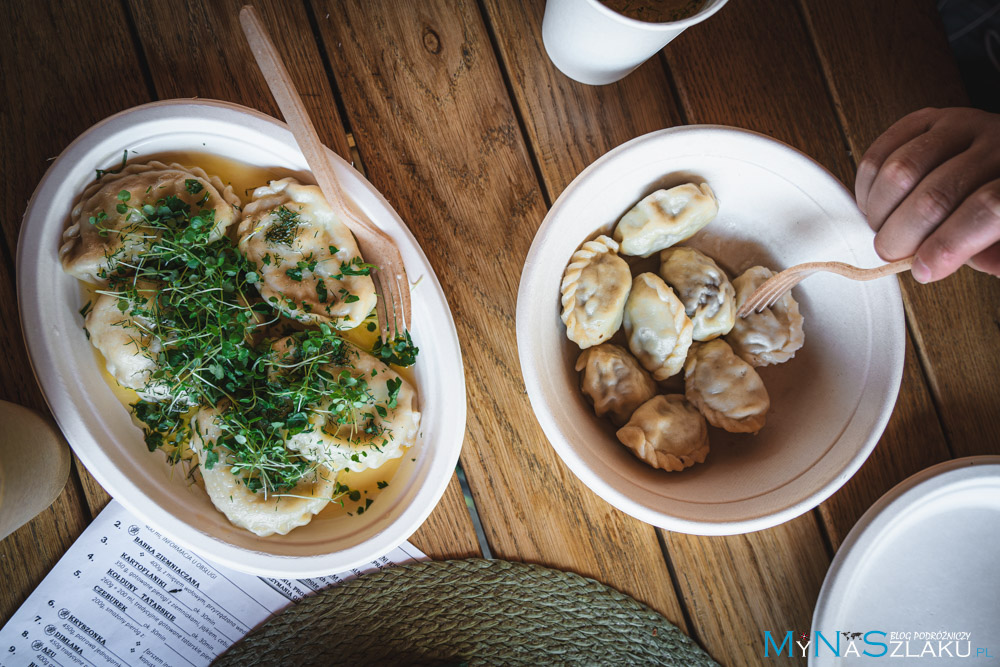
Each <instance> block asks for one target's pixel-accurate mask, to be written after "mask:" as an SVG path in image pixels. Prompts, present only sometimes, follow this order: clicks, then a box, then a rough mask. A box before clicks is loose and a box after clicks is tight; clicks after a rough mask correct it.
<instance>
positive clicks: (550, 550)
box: [0, 0, 1000, 665]
mask: <svg viewBox="0 0 1000 667" xmlns="http://www.w3.org/2000/svg"><path fill="white" fill-rule="evenodd" d="M242 2H243V0H189V1H187V2H180V1H177V2H165V1H164V2H142V1H140V0H122V2H102V1H98V0H68V1H65V2H55V1H50V2H37V1H35V0H20V1H15V2H10V3H5V5H4V10H3V18H2V21H0V36H2V39H0V44H2V46H0V80H2V82H3V83H2V86H3V92H4V104H3V111H2V115H0V146H2V149H0V150H2V173H3V176H4V178H3V185H2V188H3V198H2V206H3V217H2V219H0V222H2V228H3V231H2V235H0V247H2V250H0V252H2V255H0V258H2V260H3V265H4V266H3V267H2V268H0V271H2V272H3V274H2V275H3V278H2V279H0V342H2V344H3V345H2V348H3V353H2V354H0V398H3V399H6V400H10V401H14V402H18V403H22V404H24V405H28V406H31V407H34V408H36V409H38V410H40V411H43V412H44V411H45V410H46V407H45V403H44V401H43V399H42V396H41V393H40V392H39V390H38V387H37V386H36V385H35V382H34V380H33V376H32V372H31V369H30V366H29V363H28V359H27V357H26V354H25V350H24V346H23V343H22V339H21V332H20V329H19V326H18V315H17V305H16V299H15V289H14V280H15V275H14V274H15V271H14V261H13V258H14V255H15V248H16V245H17V237H18V227H19V223H20V217H21V214H22V212H23V210H24V207H25V204H26V202H27V200H28V197H29V196H30V195H31V192H32V190H33V189H34V187H35V185H36V184H37V182H38V180H39V179H40V178H41V176H42V173H43V172H44V171H45V169H46V167H47V166H48V164H49V160H51V159H52V158H53V157H54V156H56V155H58V154H59V152H60V151H61V150H62V149H63V148H64V147H65V146H66V145H67V144H68V143H69V142H70V141H71V140H72V139H73V138H74V137H75V136H77V135H78V134H79V133H80V132H82V131H84V130H85V129H86V128H87V127H89V126H90V125H91V124H93V123H95V122H97V121H98V120H100V119H102V118H104V117H106V116H108V115H111V114H113V113H115V112H117V111H120V110H122V109H125V108H127V107H131V106H134V105H137V104H142V103H144V102H149V101H151V100H157V99H165V98H175V97H194V96H197V97H206V98H218V99H222V100H229V101H233V102H238V103H241V104H245V105H247V106H251V107H255V108H257V109H260V110H262V111H264V112H266V113H269V114H273V115H278V112H277V109H276V108H275V105H274V102H273V101H272V99H271V97H270V95H269V94H268V92H267V90H266V88H265V86H264V82H263V80H262V78H261V76H260V75H259V74H258V72H257V70H256V67H254V65H253V61H252V59H251V56H250V53H249V50H248V48H247V46H246V44H245V43H244V40H243V37H242V35H241V33H240V29H239V25H238V22H237V11H238V9H239V7H240V5H241V4H242ZM256 4H257V6H258V8H259V9H260V11H261V13H262V15H263V17H264V20H265V22H266V23H267V25H268V26H269V27H270V29H271V31H272V33H273V34H274V35H275V36H276V38H277V39H276V41H277V42H278V46H279V50H280V51H281V52H282V54H283V56H284V57H285V58H286V60H287V61H288V62H289V64H290V69H291V70H292V73H293V76H294V78H295V79H296V82H297V84H298V86H299V88H300V90H301V91H303V93H304V97H305V100H306V104H307V106H308V107H309V108H310V112H311V113H312V114H313V117H314V118H315V119H317V121H318V124H319V130H320V134H321V136H322V138H323V139H324V141H326V142H327V143H328V144H329V145H330V146H332V147H333V148H334V149H335V150H337V151H338V152H339V153H340V154H341V155H344V156H347V155H353V157H354V160H355V161H356V163H357V164H358V166H359V168H362V169H363V170H364V172H365V173H366V175H367V176H368V178H369V180H371V182H372V183H374V184H375V186H376V187H377V188H379V189H380V190H381V191H382V192H383V193H384V194H385V195H386V197H387V198H388V199H389V201H390V202H391V203H392V204H393V205H394V206H395V207H396V209H397V210H398V211H399V213H400V215H401V216H402V217H403V219H404V220H406V221H408V223H409V225H410V228H411V229H412V231H413V233H414V235H415V236H416V237H417V239H418V240H419V241H420V242H421V244H422V246H423V248H424V251H425V252H426V253H427V255H428V257H429V258H430V261H431V263H432V264H433V266H434V268H435V270H436V271H437V273H438V276H439V277H440V279H441V283H442V284H443V286H444V289H445V292H446V293H447V296H448V300H449V302H450V303H451V305H452V307H453V309H454V314H455V320H456V322H457V324H458V329H459V336H460V338H461V343H462V350H463V353H464V356H465V362H466V380H467V383H468V396H469V421H468V434H467V437H466V441H465V447H464V450H463V453H462V458H461V464H462V466H463V468H464V470H465V473H466V475H467V477H468V481H469V485H470V487H471V490H472V496H473V498H474V500H475V504H476V507H477V508H478V511H479V514H480V516H481V517H482V523H483V527H484V529H485V535H486V539H487V541H488V543H489V548H490V550H491V551H492V553H493V555H494V556H495V557H497V558H503V559H510V560H520V561H529V562H535V563H542V564H545V565H549V566H552V567H556V568H561V569H565V570H572V571H575V572H579V573H581V574H584V575H587V576H591V577H594V578H596V579H598V580H600V581H602V582H604V583H606V584H609V585H611V586H613V587H615V588H617V589H619V590H621V591H623V592H625V593H628V594H629V595H632V596H634V597H636V598H638V599H639V600H641V601H643V602H645V603H647V604H649V605H650V606H652V607H653V608H655V609H657V610H659V611H660V612H662V613H663V614H664V615H665V616H666V617H667V618H669V619H670V620H671V621H673V622H674V623H676V624H677V625H679V626H680V627H682V628H683V629H684V630H685V631H686V632H688V633H689V634H690V635H691V636H692V637H694V638H695V639H696V640H697V641H698V642H699V643H700V644H701V645H702V646H703V647H705V649H707V650H708V652H709V653H711V654H712V656H714V657H715V658H716V659H717V660H719V661H720V662H722V663H724V664H728V665H737V664H755V663H757V662H759V661H760V660H761V655H762V650H763V633H764V630H772V631H780V632H784V631H786V630H796V631H802V630H805V629H807V628H808V627H809V625H810V619H811V615H812V609H813V605H814V603H815V601H816V596H817V594H818V592H819V588H820V585H821V583H822V581H823V577H824V575H825V573H826V569H827V566H828V565H829V563H830V559H831V557H832V556H833V554H834V552H835V551H836V549H837V547H838V546H839V545H840V543H841V541H842V540H843V539H844V537H845V535H846V534H847V532H848V531H849V530H850V528H851V526H852V525H853V524H854V522H855V521H856V520H857V519H858V518H859V517H860V516H861V514H862V513H863V512H864V511H865V510H866V509H867V508H868V507H869V506H870V505H871V504H872V503H873V502H874V501H875V500H876V499H877V498H878V497H879V496H881V495H882V494H883V493H884V492H886V491H887V490H888V489H889V488H890V487H892V486H893V485H894V484H896V483H897V482H899V481H900V480H902V479H904V478H905V477H907V476H909V475H911V474H912V473H914V472H916V471H918V470H921V469H923V468H925V467H927V466H929V465H932V464H934V463H937V462H939V461H943V460H945V459H949V458H952V457H958V456H968V455H972V454H983V453H998V452H1000V440H998V437H997V434H998V433H1000V410H998V405H1000V400H998V399H1000V389H998V383H997V380H996V379H997V378H998V377H1000V329H998V323H1000V312H998V304H1000V280H996V279H993V278H989V277H986V276H984V275H982V274H976V273H974V272H972V271H971V270H968V269H963V270H962V271H961V272H959V274H957V275H956V276H954V277H952V278H950V279H948V280H945V281H943V282H941V283H938V284H934V285H931V286H920V285H917V284H916V283H915V282H913V281H912V280H911V279H910V278H909V277H908V276H906V277H904V278H902V280H901V282H902V287H903V294H904V300H905V304H906V316H907V323H908V332H909V336H908V338H907V354H906V368H905V372H904V376H903V383H902V387H901V389H900V394H899V400H898V403H897V406H896V410H895V412H894V414H893V417H892V419H891V421H890V422H889V425H888V427H887V429H886V431H885V435H884V436H883V437H882V440H881V442H880V443H879V445H878V447H877V449H876V450H875V452H874V453H873V454H872V456H871V457H870V459H869V460H868V462H867V463H866V464H865V466H864V467H863V468H862V469H861V471H860V472H859V473H858V474H857V475H855V477H854V478H853V479H852V480H851V481H850V482H848V483H847V485H846V486H844V488H843V489H841V490H840V491H839V492H838V493H836V494H835V495H834V496H833V497H832V498H830V499H829V500H828V501H827V502H825V503H823V504H822V505H821V506H820V507H819V508H818V509H816V510H814V511H811V512H808V513H806V514H805V515H803V516H800V517H799V518H797V519H795V520H793V521H790V522H788V523H786V524H783V525H781V526H778V527H776V528H772V529H770V530H765V531H760V532H757V533H751V534H748V535H740V536H734V537H718V538H705V537H694V536H690V535H682V534H679V533H671V532H666V531H661V530H657V529H655V528H653V527H651V526H649V525H646V524H644V523H641V522H639V521H637V520H635V519H633V518H631V517H629V516H627V515H625V514H622V513H621V512H619V511H617V510H615V509H613V508H612V507H611V506H610V505H608V504H606V503H605V502H604V501H602V500H601V499H599V498H598V497H597V496H596V495H594V494H593V493H592V492H590V491H589V490H588V489H587V488H586V487H584V486H583V485H582V484H581V483H580V482H578V481H577V480H576V478H575V477H574V476H573V475H572V474H571V473H570V472H569V470H567V468H566V467H565V466H564V465H563V464H562V463H561V461H560V460H559V459H558V457H557V456H556V455H555V453H554V451H553V450H552V449H551V447H550V446H549V445H548V443H547V442H546V440H545V437H544V436H543V435H542V432H541V430H540V428H539V426H538V424H537V422H536V421H535V418H534V416H533V414H532V412H531V408H530V406H529V404H528V400H527V396H526V395H525V391H524V386H523V384H522V380H521V375H520V370H519V367H518V360H517V350H516V343H515V335H514V307H515V298H516V292H517V283H518V276H519V275H520V271H521V265H522V262H523V260H524V257H525V255H526V253H527V251H528V247H529V245H530V243H531V240H532V237H533V236H534V233H535V230H536V229H537V227H538V225H539V224H540V222H541V220H542V218H543V216H544V215H545V212H546V210H547V209H548V207H549V205H550V204H551V203H552V201H553V200H554V199H555V198H556V197H557V196H558V195H559V193H560V192H561V191H562V190H563V188H565V187H566V185H567V184H568V183H569V182H570V181H571V180H572V179H573V177H574V176H576V174H577V173H578V172H579V171H580V170H581V169H583V168H584V167H585V166H587V165H588V164H589V163H590V162H592V161H593V160H595V159H596V158H598V157H599V156H600V155H602V154H603V153H605V152H606V151H608V150H609V149H611V148H613V147H615V146H617V145H619V144H621V143H622V142H624V141H627V140H629V139H631V138H633V137H635V136H638V135H641V134H644V133H646V132H650V131H653V130H658V129H660V128H664V127H670V126H673V125H680V124H685V123H718V124H725V125H734V126H738V127H745V128H749V129H752V130H756V131H758V132H763V133H766V134H769V135H771V136H774V137H776V138H778V139H780V140H782V141H785V142H787V143H789V144H792V145H793V146H796V147H798V148H800V149H802V150H803V151H805V152H806V153H808V154H809V155H812V156H814V157H815V158H816V159H818V160H819V161H820V162H822V163H823V164H824V165H825V166H826V167H827V168H829V169H830V170H831V171H832V172H833V173H834V174H836V175H837V176H838V177H839V178H840V179H841V180H843V182H845V183H847V184H853V181H854V171H855V168H856V165H857V160H858V158H859V156H860V155H861V154H862V153H863V152H864V150H865V148H866V147H867V146H868V144H869V143H870V142H871V141H872V140H873V139H874V138H875V137H877V136H878V135H879V134H880V133H881V132H882V131H883V130H884V129H885V128H886V127H887V126H889V125H890V124H891V123H892V122H893V121H895V120H896V119H897V118H899V117H900V116H902V115H903V114H904V113H907V112H909V111H912V110H915V109H918V108H920V107H923V106H928V105H933V106H951V105H961V104H963V103H964V102H965V100H966V97H965V93H964V92H963V90H962V88H961V85H960V83H959V79H958V76H957V72H956V69H955V65H954V62H953V60H952V58H951V55H950V54H949V52H948V50H947V44H946V42H945V38H944V36H943V34H942V33H941V30H940V27H939V25H938V20H937V17H936V14H935V11H934V8H933V4H934V3H933V2H932V0H880V1H879V2H870V1H869V0H733V2H731V3H729V5H728V6H727V7H725V8H724V9H723V10H722V11H721V12H720V13H718V14H717V15H716V16H715V17H713V18H712V19H711V20H709V21H707V22H706V23H704V24H702V25H699V26H697V27H695V28H692V29H691V30H689V31H688V32H686V33H684V34H683V35H681V37H680V38H678V39H677V40H676V41H675V42H674V43H673V44H671V45H670V46H668V47H667V48H666V49H665V50H664V51H663V52H662V54H661V55H659V56H657V57H655V58H653V59H651V60H650V61H649V62H647V63H646V64H645V65H643V66H642V67H640V68H639V69H638V70H637V71H636V72H634V73H633V74H631V75H630V76H628V77H627V78H626V79H624V80H623V81H621V82H619V83H617V84H613V85H609V86H604V87H600V88H593V87H588V86H584V85H580V84H577V83H575V82H573V81H571V80H569V79H567V78H566V77H564V76H563V75H562V74H560V73H559V72H558V71H557V70H556V69H555V68H554V67H553V66H552V65H551V63H550V62H549V61H548V59H547V57H546V56H545V52H544V50H543V48H542V45H541V33H540V26H541V20H542V12H543V8H544V0H523V1H520V0H479V1H478V2H471V1H466V0H453V1H447V0H422V1H421V2H403V1H400V2H392V1H391V0H364V1H362V0H356V1H350V2H336V1H334V0H304V1H302V2H297V1H282V0H257V2H256ZM53 270H56V269H53ZM108 500H109V496H108V495H107V494H106V493H105V492H104V490H102V489H101V488H100V487H99V486H98V485H97V483H96V482H95V481H94V480H93V478H92V477H91V476H90V475H89V474H88V472H87V471H86V469H84V468H83V467H82V466H81V465H79V463H77V465H76V466H75V467H74V470H73V472H72V475H71V478H70V480H69V483H68V484H67V486H66V488H65V490H64V491H63V493H62V495H61V496H60V497H59V499H58V500H56V502H55V503H54V504H53V505H52V507H51V508H50V509H48V510H47V511H45V512H43V513H42V514H41V515H40V516H39V517H37V518H36V519H35V520H34V521H32V522H31V523H29V524H28V525H26V526H25V527H23V528H21V529H20V530H18V531H17V532H16V533H14V534H13V535H11V536H10V537H8V538H7V539H6V540H4V541H3V542H2V543H0V621H5V620H6V619H7V618H9V617H10V615H11V614H12V613H13V612H14V611H15V609H16V608H17V607H18V605H19V604H20V603H21V602H22V601H23V600H24V598H25V597H26V596H27V595H28V594H29V593H30V592H31V590H32V589H33V588H34V587H35V586H36V584H37V583H38V582H39V581H40V580H41V579H42V577H43V576H44V575H45V573H46V572H48V570H49V569H50V568H51V567H52V565H53V564H54V563H55V562H56V560H57V559H58V558H59V557H60V556H61V555H62V554H63V552H64V551H65V550H66V549H67V548H68V547H69V545H70V544H71V543H72V542H73V540H74V539H75V538H76V537H77V535H79V534H80V532H81V531H82V530H83V529H84V527H85V526H86V525H87V523H88V522H89V521H91V519H92V518H93V517H94V516H95V515H96V513H97V512H99V511H100V509H101V508H102V507H103V506H104V505H105V503H107V502H108ZM412 540H413V542H414V543H416V544H417V546H419V547H420V548H422V549H423V550H424V551H426V552H427V553H429V554H430V555H431V556H433V557H434V558H462V557H468V556H475V555H479V554H480V553H481V552H480V547H479V546H478V542H477V540H476V536H475V532H474V531H473V527H472V523H471V521H470V518H469V514H468V512H467V510H466V507H465V503H464V501H463V498H462V494H461V491H460V488H459V485H458V482H457V481H456V479H455V478H453V479H452V483H451V485H450V486H449V488H448V491H447V493H446V494H445V497H444V499H443V500H442V501H441V503H440V505H439V506H438V507H437V509H435V510H434V513H433V514H432V515H431V517H430V519H429V520H428V521H427V523H426V524H425V525H424V526H423V527H422V528H421V529H420V530H419V531H417V533H416V534H415V535H414V536H413V538H412Z"/></svg>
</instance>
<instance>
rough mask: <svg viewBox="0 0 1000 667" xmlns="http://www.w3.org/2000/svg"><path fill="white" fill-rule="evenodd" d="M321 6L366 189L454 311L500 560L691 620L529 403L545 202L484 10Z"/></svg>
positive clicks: (472, 431)
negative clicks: (604, 588)
mask: <svg viewBox="0 0 1000 667" xmlns="http://www.w3.org/2000/svg"><path fill="white" fill-rule="evenodd" d="M314 7H315V12H314V13H315V15H316V17H317V22H318V24H319V28H320V33H321V35H322V38H323V43H324V46H325V48H326V50H327V53H328V54H329V59H330V62H331V63H332V65H333V70H334V74H335V76H336V79H337V87H338V89H339V90H340V91H341V92H342V94H343V97H344V102H345V107H346V109H347V114H348V116H349V121H350V124H351V127H352V128H353V129H354V131H355V136H356V137H357V139H358V146H359V149H360V151H361V156H362V159H363V160H364V162H365V166H366V168H367V170H368V174H369V178H370V180H371V181H372V182H373V183H374V184H375V185H376V187H379V188H380V189H381V190H382V191H383V192H384V193H385V194H386V195H387V196H388V198H389V199H390V201H392V202H393V204H394V205H395V206H396V208H397V210H398V211H399V212H400V214H401V215H402V217H403V218H404V219H405V220H407V221H408V222H409V223H410V226H411V229H412V231H413V233H414V235H415V236H416V237H417V238H418V240H420V242H421V245H422V246H423V248H424V251H425V252H426V253H427V255H428V257H429V258H430V260H431V263H432V264H433V265H434V267H435V270H436V271H437V273H438V276H439V277H440V279H441V282H442V284H443V285H444V287H445V290H446V292H447V296H448V300H449V303H450V304H451V306H452V309H453V311H454V314H455V320H456V322H457V325H458V329H459V336H460V338H461V341H462V352H463V356H464V358H465V364H466V383H467V387H468V392H469V405H470V406H471V409H470V411H469V424H468V437H467V439H466V443H465V449H464V451H463V454H462V465H463V468H464V469H465V472H466V474H467V476H468V480H469V484H470V486H471V488H472V492H473V497H474V498H475V502H476V506H477V507H478V509H479V512H480V515H481V517H482V521H483V525H484V529H485V531H486V535H487V539H488V541H489V543H490V546H491V548H492V550H493V552H494V553H495V554H496V555H497V557H499V558H505V559H511V560H522V561H533V562H540V563H544V564H546V565H549V566H553V567H557V568H561V569H565V570H573V571H576V572H580V573H581V574H585V575H588V576H592V577H595V578H597V579H599V580H601V581H603V582H605V583H607V584H609V585H611V586H614V587H615V588H618V589H619V590H622V591H624V592H626V593H628V594H630V595H633V596H635V597H637V598H638V599H640V600H642V601H644V602H646V603H647V604H650V605H651V606H652V607H654V608H655V609H658V610H659V611H661V612H663V613H664V614H665V615H666V616H667V617H668V618H670V619H671V620H673V621H674V622H677V623H683V620H682V614H681V613H680V609H679V607H678V604H677V600H676V597H675V596H674V593H673V590H672V587H671V586H670V579H669V572H668V571H667V568H666V565H665V562H664V559H663V557H662V555H661V551H660V547H659V544H658V541H657V538H656V535H655V532H654V531H653V529H652V528H650V527H649V526H646V525H644V524H641V523H640V522H638V521H635V520H634V519H631V518H630V517H627V516H625V515H623V514H621V513H620V512H617V511H615V510H613V509H611V508H610V507H609V506H608V505H606V504H605V503H604V502H603V501H601V500H599V499H598V498H597V497H596V496H595V495H594V494H592V493H591V492H590V491H589V490H587V489H586V488H585V487H583V485H582V484H580V482H578V481H577V480H576V478H575V477H573V475H572V474H570V473H569V471H568V470H567V469H566V468H565V467H563V465H562V463H561V462H560V461H559V460H558V458H557V457H556V455H555V453H554V452H553V451H552V449H551V447H549V445H548V444H547V443H546V441H545V438H544V436H543V434H542V432H541V430H540V428H539V427H538V425H537V423H536V421H535V419H534V416H533V415H532V412H531V408H530V406H529V404H528V401H527V398H526V396H525V393H524V386H523V383H522V380H521V377H520V373H519V370H518V368H519V367H518V360H517V352H516V350H517V346H516V341H515V336H514V309H515V294H516V291H517V277H518V275H519V273H520V267H521V265H522V263H523V260H524V256H525V255H526V254H527V250H528V246H529V245H530V242H531V239H532V236H533V235H534V232H535V229H536V227H537V225H538V223H539V221H540V220H541V219H542V217H543V216H544V213H545V204H544V202H543V199H542V196H541V193H540V191H539V184H538V183H537V182H536V180H535V179H534V178H533V176H532V167H531V163H530V160H529V157H528V154H527V151H526V149H525V145H524V142H523V137H522V135H521V132H520V128H519V127H518V122H517V118H516V116H515V113H514V110H513V108H512V106H511V100H510V99H509V96H508V94H507V91H506V90H505V87H504V83H503V80H502V78H501V75H500V71H499V68H498V66H497V61H496V57H495V55H494V53H493V50H492V48H491V45H490V41H489V37H488V34H487V31H486V28H485V26H484V24H483V21H482V17H481V16H480V14H479V11H478V8H477V7H476V5H475V3H472V2H458V3H450V2H445V1H444V0H435V1H430V2H423V3H405V2H391V1H389V0H383V1H378V2H364V3H362V2H360V1H356V2H345V3H334V2H326V1H324V0H320V1H318V2H316V3H314ZM416 333H417V335H418V336H419V332H416ZM418 342H419V339H418ZM623 545H628V556H629V557H628V558H622V548H623Z"/></svg>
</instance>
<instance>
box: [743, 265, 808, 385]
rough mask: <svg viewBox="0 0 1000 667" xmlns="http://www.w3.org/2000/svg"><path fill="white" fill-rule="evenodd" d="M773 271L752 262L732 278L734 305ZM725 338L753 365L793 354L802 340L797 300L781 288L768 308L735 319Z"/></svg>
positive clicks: (803, 337) (768, 363)
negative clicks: (782, 292) (752, 264)
mask: <svg viewBox="0 0 1000 667" xmlns="http://www.w3.org/2000/svg"><path fill="white" fill-rule="evenodd" d="M773 275H774V272H773V271H771V270H770V269H768V268H766V267H763V266H754V267H751V268H749V269H747V270H746V271H744V272H743V274H742V275H740V276H738V277H737V278H736V279H735V280H733V287H734V288H735V289H736V308H737V309H739V308H740V306H742V305H743V304H744V303H745V302H746V300H747V299H748V298H750V295H751V294H753V293H754V290H756V289H757V288H758V287H760V285H761V283H763V282H764V281H765V280H767V279H768V278H770V277H771V276H773ZM726 340H727V341H728V342H729V344H730V345H732V347H733V351H734V352H736V354H738V355H739V356H741V357H742V358H743V359H745V360H746V361H747V362H748V363H750V364H751V365H753V366H769V365H771V364H780V363H784V362H786V361H788V360H789V359H791V358H792V357H794V356H795V353H796V352H798V350H799V349H800V348H801V347H802V345H803V343H805V334H804V333H803V331H802V315H801V314H800V313H799V304H798V302H797V301H796V300H795V299H794V298H793V297H792V291H791V290H789V291H787V292H785V293H784V294H783V295H782V297H781V298H780V299H778V300H777V301H775V302H774V304H773V305H772V306H771V307H770V308H765V309H764V310H763V311H761V312H759V313H750V314H749V315H747V316H746V317H743V318H739V319H737V320H736V324H735V325H734V326H733V329H732V331H730V332H729V334H728V335H727V336H726Z"/></svg>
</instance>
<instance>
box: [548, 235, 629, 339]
mask: <svg viewBox="0 0 1000 667" xmlns="http://www.w3.org/2000/svg"><path fill="white" fill-rule="evenodd" d="M617 252H618V244H617V243H615V241H614V240H612V239H610V238H608V237H607V236H598V237H597V238H596V239H594V240H593V241H587V242H586V243H584V244H583V246H582V247H581V248H580V249H579V250H577V251H576V252H575V253H573V257H572V258H571V259H570V262H569V266H567V267H566V272H565V273H564V274H563V280H562V287H561V290H560V291H561V294H562V299H561V303H562V315H561V317H562V321H563V323H564V324H565V325H566V335H567V336H568V337H569V339H570V340H571V341H573V342H574V343H576V344H577V345H579V346H580V348H581V349H586V348H588V347H591V346H594V345H599V344H601V343H603V342H604V341H606V340H608V339H609V338H611V336H613V335H614V333H615V332H616V331H618V329H619V327H621V325H622V315H623V313H624V308H625V300H626V299H627V298H628V294H629V288H630V287H631V284H632V274H631V273H630V272H629V268H628V264H627V263H626V262H625V260H623V259H622V258H621V257H619V256H618V255H617V254H616V253H617Z"/></svg>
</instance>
